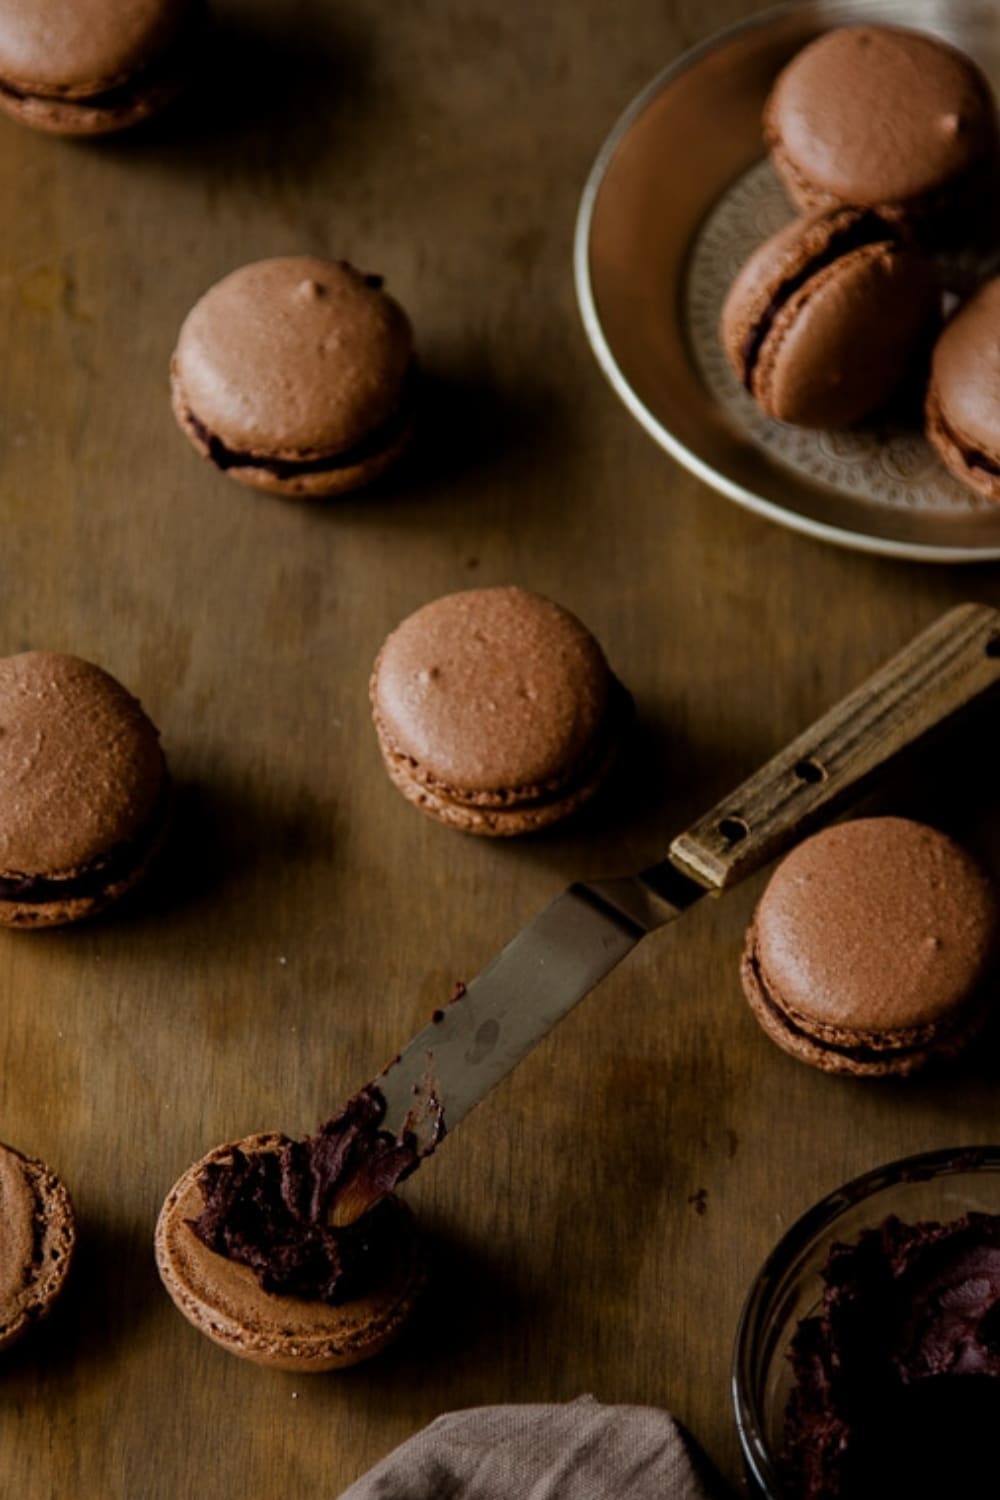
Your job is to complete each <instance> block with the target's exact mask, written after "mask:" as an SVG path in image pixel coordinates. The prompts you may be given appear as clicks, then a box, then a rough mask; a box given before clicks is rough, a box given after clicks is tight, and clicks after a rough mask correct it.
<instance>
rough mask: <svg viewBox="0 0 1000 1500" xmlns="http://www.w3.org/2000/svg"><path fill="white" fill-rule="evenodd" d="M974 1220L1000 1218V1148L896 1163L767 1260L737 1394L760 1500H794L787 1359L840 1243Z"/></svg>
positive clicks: (739, 1346) (747, 1315)
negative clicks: (788, 1462) (786, 1453)
mask: <svg viewBox="0 0 1000 1500" xmlns="http://www.w3.org/2000/svg"><path fill="white" fill-rule="evenodd" d="M969 1212H979V1213H989V1214H1000V1146H963V1147H954V1148H950V1149H947V1150H943V1151H929V1152H925V1153H923V1154H922V1155H920V1156H910V1157H906V1158H905V1159H904V1160H902V1161H895V1162H890V1163H889V1165H888V1166H885V1167H878V1168H876V1170H875V1171H873V1172H866V1173H865V1174H864V1176H863V1177H856V1178H855V1179H854V1181H853V1182H849V1183H847V1184H846V1185H845V1186H844V1187H842V1188H838V1190H837V1191H836V1192H834V1193H830V1194H829V1196H828V1197H826V1198H823V1199H821V1201H820V1202H819V1203H817V1204H816V1205H815V1207H813V1208H811V1209H809V1210H808V1212H807V1213H805V1214H803V1215H802V1217H801V1218H800V1219H799V1220H798V1221H797V1222H796V1223H795V1224H793V1225H792V1227H791V1229H789V1231H788V1232H787V1234H785V1235H784V1237H783V1238H782V1239H781V1240H780V1241H779V1242H778V1244H777V1245H776V1246H775V1248H774V1250H773V1251H772V1252H771V1254H770V1255H769V1256H768V1258H767V1260H766V1261H765V1263H764V1265H763V1267H762V1269H761V1271H760V1273H759V1275H758V1277H757V1279H756V1281H755V1282H754V1284H753V1286H752V1288H751V1290H750V1295H749V1296H748V1298H747V1300H746V1304H745V1306H744V1308H743V1314H742V1316H741V1318H740V1324H739V1328H738V1330H737V1335H736V1352H735V1356H734V1360H733V1376H732V1396H733V1405H734V1407H735V1411H736V1425H737V1429H738V1431H739V1437H740V1446H741V1448H742V1450H743V1460H744V1464H745V1467H746V1476H747V1488H748V1492H749V1494H750V1495H751V1496H752V1497H753V1500H794V1497H792V1496H791V1495H790V1494H789V1491H788V1489H787V1487H785V1486H783V1484H782V1480H781V1477H780V1473H779V1467H778V1460H779V1455H780V1453H781V1447H782V1442H783V1429H784V1420H785V1409H786V1407H787V1404H788V1398H789V1395H790V1394H791V1391H792V1387H793V1384H794V1380H793V1374H792V1368H791V1364H790V1361H789V1359H788V1351H789V1347H790V1344H791V1341H792V1337H793V1336H794V1334H795V1331H796V1328H797V1327H798V1324H799V1322H800V1320H801V1319H802V1318H808V1317H811V1316H812V1315H813V1314H815V1313H816V1312H817V1311H818V1310H819V1307H820V1302H821V1299H822V1294H823V1281H822V1278H821V1274H820V1273H821V1271H822V1269H823V1267H824V1265H825V1264H826V1260H827V1255H828V1253H829V1251H830V1248H831V1246H832V1245H834V1244H837V1243H841V1244H844V1243H847V1244H853V1243H854V1242H855V1241H856V1240H857V1239H858V1236H859V1235H860V1234H861V1233H862V1231H863V1230H865V1229H872V1228H875V1227H877V1226H878V1225H879V1224H881V1223H882V1222H883V1221H884V1220H885V1219H887V1218H888V1217H889V1216H890V1215H891V1214H895V1215H896V1216H897V1217H898V1218H900V1219H902V1220H903V1221H904V1222H905V1223H911V1224H912V1223H916V1222H918V1221H920V1220H933V1219H936V1220H938V1221H939V1222H941V1223H947V1222H948V1221H949V1220H952V1219H958V1218H961V1216H962V1215H963V1214H966V1213H969Z"/></svg>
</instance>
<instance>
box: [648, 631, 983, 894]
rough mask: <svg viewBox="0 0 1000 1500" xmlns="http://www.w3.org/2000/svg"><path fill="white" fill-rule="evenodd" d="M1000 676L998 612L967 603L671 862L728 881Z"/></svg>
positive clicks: (772, 764) (691, 832) (712, 819)
mask: <svg viewBox="0 0 1000 1500" xmlns="http://www.w3.org/2000/svg"><path fill="white" fill-rule="evenodd" d="M998 683H1000V611H998V610H995V609H990V608H989V607H988V606H987V605H984V604H960V605H959V606H958V608H957V609H952V610H949V612H948V613H947V614H946V615H942V617H941V619H939V620H938V621H936V622H935V624H933V625H931V626H930V627H929V629H927V630H925V631H924V632H923V633H922V634H921V635H918V636H917V637H916V639H915V640H913V641H911V642H910V644H909V645H908V646H906V647H905V648H904V649H903V650H902V651H900V652H899V654H898V655H896V656H894V657H892V658H891V659H890V660H889V661H887V662H886V664H885V666H883V667H881V668H880V669H879V670H878V671H877V672H876V673H875V674H874V676H873V677H870V678H869V679H868V681H867V682H864V683H862V685H861V686H860V687H859V688H856V689H855V690H854V692H853V693H851V694H849V696H848V697H846V698H845V699H843V701H842V702H840V703H838V704H837V705H836V707H835V708H832V709H831V710H830V712H829V713H827V714H824V716H823V718H821V719H820V720H818V722H817V723H815V724H814V725H813V726H812V727H811V728H810V729H807V730H806V731H805V733H804V734H801V735H799V737H798V739H796V740H794V741H793V742H792V743H791V744H790V745H788V746H786V748H785V749H784V750H782V751H780V752H779V754H777V755H776V756H775V757H774V759H773V760H770V761H768V763H767V765H766V766H764V767H762V769H761V770H759V771H757V772H755V773H754V775H753V776H751V777H750V779H749V780H748V781H745V782H744V783H743V785H742V786H741V787H740V788H739V789H738V791H736V792H734V793H733V794H732V795H731V796H729V797H726V798H725V800H724V801H723V802H720V803H719V804H718V806H717V807H714V808H713V809H712V811H711V812H710V813H708V814H706V816H705V817H703V818H701V819H699V821H698V822H697V823H695V824H694V826H693V827H691V828H689V829H688V830H687V832H686V833H682V834H679V835H678V836H677V838H675V839H674V841H673V843H672V844H671V845H670V855H669V857H670V861H671V863H672V864H674V865H676V866H677V867H678V868H680V869H682V870H683V871H684V873H685V874H687V875H690V876H693V878H694V879H695V880H698V881H700V882H701V884H702V885H705V886H708V887H710V888H712V889H715V890H723V889H724V888H725V887H726V886H729V885H733V884H735V882H736V881H737V880H740V879H741V878H742V877H743V876H744V875H749V874H750V873H751V872H752V871H753V870H756V869H758V868H759V867H760V866H761V865H765V864H767V863H768V862H769V861H770V860H771V859H773V858H774V857H775V856H776V855H778V854H780V853H781V852H782V851H783V850H784V849H786V848H787V847H788V846H789V845H790V844H792V843H793V842H794V841H795V840H796V839H798V838H800V837H802V835H803V834H804V833H806V832H808V831H809V829H810V828H811V827H813V826H814V825H815V824H817V823H818V822H820V821H821V820H822V819H823V818H824V817H826V816H829V815H830V814H831V813H832V812H833V811H834V810H835V808H836V807H837V805H839V804H840V803H842V802H844V801H846V800H847V799H848V798H849V797H851V796H854V795H856V794H857V793H858V792H859V791H860V789H861V788H862V786H863V785H867V784H868V783H869V782H870V781H871V779H872V778H873V777H875V776H877V775H878V773H879V772H880V771H882V770H884V769H885V768H886V767H887V766H888V765H889V763H890V762H891V761H892V760H894V759H895V757H896V756H897V755H899V754H900V753H901V752H902V751H904V750H908V749H909V748H910V747H911V746H913V745H915V744H916V743H917V742H918V741H919V740H921V739H922V738H923V737H924V736H925V735H926V734H928V733H929V732H930V731H931V730H934V729H937V728H939V727H940V726H941V725H943V724H944V723H945V722H946V721H947V720H948V719H950V718H951V717H952V715H954V714H957V713H958V712H959V711H960V710H961V709H964V708H968V707H969V706H970V704H972V703H974V702H975V701H976V699H978V698H980V697H982V695H983V694H984V693H986V692H988V691H989V690H990V689H991V688H993V687H996V686H997V684H998Z"/></svg>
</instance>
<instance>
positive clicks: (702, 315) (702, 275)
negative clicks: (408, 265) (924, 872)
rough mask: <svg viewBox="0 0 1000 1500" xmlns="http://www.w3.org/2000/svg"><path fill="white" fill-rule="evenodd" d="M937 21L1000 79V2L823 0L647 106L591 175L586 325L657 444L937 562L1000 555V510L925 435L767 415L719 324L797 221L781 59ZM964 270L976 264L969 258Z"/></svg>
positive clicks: (581, 251)
mask: <svg viewBox="0 0 1000 1500" xmlns="http://www.w3.org/2000/svg"><path fill="white" fill-rule="evenodd" d="M861 20H865V21H886V22H891V23H894V24H896V25H905V26H913V27H916V28H918V29H920V30H924V31H930V32H935V33H936V34H937V35H939V36H942V37H944V38H946V39H947V40H948V41H951V42H953V43H955V45H957V46H959V47H962V48H963V49H964V50H965V51H967V52H968V53H970V54H971V55H972V56H973V57H975V58H976V59H977V61H978V62H979V63H980V64H981V65H982V67H983V68H984V69H985V70H986V72H987V74H988V75H989V77H990V79H991V81H992V83H993V85H994V87H997V86H998V84H1000V27H998V26H997V23H996V9H995V0H871V3H862V0H811V3H807V4H797V5H794V6H787V7H782V8H781V9H780V10H776V11H769V12H767V13H766V14H765V15H763V16H760V17H758V18H756V19H755V20H754V21H750V22H746V23H744V24H743V25H740V26H737V27H734V28H733V29H732V30H730V31H726V32H724V33H722V34H720V35H719V36H717V37H716V38H714V39H713V40H712V41H710V42H707V43H706V44H705V45H704V46H702V47H699V48H697V49H696V50H695V51H693V52H689V53H688V54H687V55H686V56H685V57H682V58H681V59H680V60H679V61H678V62H676V63H674V64H673V65H672V66H671V67H669V68H667V69H666V70H665V71H664V72H663V73H661V74H660V75H659V76H658V77H657V78H655V79H654V80H653V81H652V83H650V84H649V86H648V87H647V88H646V89H644V90H643V92H642V93H641V94H640V95H639V97H638V98H637V99H636V100H635V101H634V102H633V104H632V105H631V106H630V108H629V109H628V110H627V111H626V113H625V114H624V116H623V117H622V118H621V120H619V122H618V124H617V125H616V126H615V128H614V130H613V131H612V133H611V135H610V137H609V138H608V140H607V141H606V142H605V145H604V147H603V149H602V150H601V153H600V155H599V156H598V158H597V161H596V163H595V164H594V168H593V170H592V172H591V174H590V178H589V180H588V182H587V186H586V189H585V191H584V194H583V200H582V202H581V205H580V211H579V215H578V219H577V227H576V243H575V273H576V289H577V296H578V299H579V303H580V309H581V313H582V316H583V322H584V327H585V329H586V331H587V336H588V338H589V340H590V343H591V346H592V347H593V350H594V353H595V354H596V355H597V359H598V361H599V363H600V365H601V367H602V369H603V370H604V372H605V374H606V375H607V377H608V379H609V380H610V382H611V384H612V386H613V387H614V389H615V391H617V393H618V395H619V396H620V397H621V399H622V401H623V402H624V403H625V405H626V406H627V407H628V409H629V411H631V412H632V414H633V416H634V417H636V418H637V420H638V421H639V422H641V423H642V425H643V427H645V428H646V430H647V432H649V433H650V434H651V435H652V436H653V437H654V438H655V439H656V441H657V442H658V443H660V444H661V446H662V447H664V448H665V449H666V450H667V452H668V453H670V454H672V456H673V457H674V458H676V459H678V460H679V461H680V462H681V463H682V464H685V465H686V466H687V467H688V468H689V469H690V470H691V471H692V472H693V473H695V474H697V475H698V477H699V478H700V479H703V480H704V481H705V482H706V483H707V484H710V485H712V486H713V487H714V488H715V489H717V490H719V491H720V492H721V493H722V494H724V495H727V496H728V497H729V498H730V499H732V500H736V501H737V502H738V503H739V504H740V505H745V506H746V507H747V508H748V509H749V510H753V511H756V512H758V514H760V515H764V516H768V517H770V519H771V520H774V521H779V522H781V523H782V524H784V525H786V526H790V527H792V528H793V529H795V530H797V531H803V532H805V533H807V534H808V535H810V536H814V537H819V538H821V539H822V540H824V541H828V542H835V543H838V544H840V545H841V546H845V547H854V548H858V549H860V550H862V551H866V552H881V553H885V554H888V555H889V556H894V557H908V558H915V559H919V560H923V561H928V562H982V561H987V560H990V559H997V558H1000V507H997V506H995V505H991V504H990V502H989V501H987V500H983V499H981V498H980V497H979V496H977V495H974V494H972V493H971V492H970V491H968V490H966V489H964V488H963V487H962V486H960V485H959V484H957V483H956V482H955V481H954V480H952V479H951V478H950V476H949V475H948V474H947V473H946V472H945V470H944V469H943V468H942V467H941V465H940V464H939V463H938V462H937V460H936V458H935V457H934V455H933V453H932V452H931V450H930V448H929V447H928V446H927V444H926V443H925V442H924V440H923V438H922V437H921V436H920V435H919V433H918V432H916V431H914V430H907V429H905V428H892V427H890V426H883V427H880V428H868V429H864V430H859V431H857V432H843V431H838V432H808V431H805V430H803V429H800V428H793V427H785V426H783V425H782V424H780V423H777V422H772V421H769V420H768V419H767V418H766V417H764V416H762V415H761V413H760V412H759V411H758V410H757V408H756V406H755V405H754V404H753V402H752V401H751V400H750V398H749V396H748V395H747V394H746V392H745V391H744V390H743V388H742V386H741V385H740V383H739V382H738V380H737V379H736V377H735V375H734V374H733V373H732V371H731V370H730V368H729V366H728V364H727V363H726V361H725V359H724V357H723V356H722V353H721V350H720V348H719V345H718V339H717V335H716V328H717V325H718V320H719V313H720V310H721V307H722V301H723V299H724V297H725V294H726V291H727V290H728V287H729V285H730V284H731V282H732V279H733V277H734V276H735V274H736V271H737V270H738V268H739V266H740V265H741V264H742V262H743V261H744V260H745V259H746V257H747V255H748V254H749V253H750V251H751V250H752V249H753V247H754V246H755V245H757V244H759V242H760V241H761V240H762V239H764V238H765V237H766V236H767V235H769V234H771V233H772V232H773V231H774V230H775V229H777V228H778V227H779V226H780V225H781V224H783V223H785V222H786V221H787V220H788V219H790V218H791V217H792V212H793V211H792V208H791V207H790V205H789V203H788V201H787V200H786V198H785V196H784V193H783V192H782V190H781V187H780V185H779V183H778V180H777V178H776V177H775V175H774V173H773V172H772V170H771V168H770V166H769V165H768V163H767V161H766V160H765V159H764V157H763V148H762V144H761V131H760V117H761V109H762V107H763V103H764V99H765V97H766V95H767V92H768V89H769V88H770V85H771V82H772V80H773V78H774V76H775V74H776V73H777V72H778V70H779V69H780V68H781V67H782V66H783V65H784V63H785V62H786V61H787V60H788V59H789V58H790V57H791V56H792V55H793V53H795V52H797V51H798V49H799V48H800V47H802V46H804V45H805V44H806V43H807V42H808V41H810V40H811V39H812V38H813V37H815V36H818V35H819V34H820V33H821V32H823V31H826V30H829V29H830V28H831V27H833V26H843V25H847V24H850V23H855V22H858V21H861ZM958 269H959V270H960V271H961V273H962V275H963V279H967V277H968V272H969V268H968V267H964V268H962V267H959V268H958Z"/></svg>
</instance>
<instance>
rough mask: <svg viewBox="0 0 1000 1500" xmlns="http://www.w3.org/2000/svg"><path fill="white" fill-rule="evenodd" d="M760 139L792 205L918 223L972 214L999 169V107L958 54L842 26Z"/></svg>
mask: <svg viewBox="0 0 1000 1500" xmlns="http://www.w3.org/2000/svg"><path fill="white" fill-rule="evenodd" d="M764 135H765V139H766V141H767V144H768V147H769V149H770V152H771V157H772V160H773V162H774V165H775V167H776V169H777V171H778V173H779V175H780V176H781V178H782V179H783V181H784V183H785V186H786V188H787V190H788V192H789V194H790V195H791V197H792V199H793V201H794V202H795V203H796V204H797V205H798V206H799V207H800V208H804V209H816V208H826V207H830V206H833V205H836V204H854V205H858V206H860V207H866V208H874V209H876V210H877V211H878V212H879V213H880V214H881V215H882V216H883V217H885V218H889V219H896V220H900V221H908V222H920V221H924V220H926V219H927V218H928V217H929V216H931V215H934V214H938V215H946V214H947V213H949V212H951V213H954V212H956V211H957V210H959V209H961V210H962V211H964V210H966V209H968V208H969V207H970V206H974V200H975V199H976V198H977V197H982V196H984V195H985V190H986V188H987V185H988V181H989V177H990V174H991V173H992V172H993V171H994V170H995V166H996V158H997V124H996V104H995V102H994V99H993V94H992V91H991V89H990V86H989V83H988V81H987V80H986V78H985V77H984V75H983V73H982V72H981V71H980V69H979V68H978V67H977V66H976V64H975V63H974V62H973V61H972V59H971V58H969V57H967V56H966V55H965V54H964V53H962V52H959V51H958V50H957V49H956V48H955V47H952V46H950V45H949V44H948V43H946V42H943V41H941V40H940V39H939V38H937V37H934V36H930V35H928V34H926V33H924V32H918V31H909V30H904V29H902V28H898V27H892V26H844V27H839V28H837V29H835V30H832V31H829V32H827V33H825V35H823V36H821V37H819V38H818V39H817V40H816V41H814V42H811V43H810V44H809V46H807V47H805V48H804V49H803V50H802V51H801V52H799V53H798V54H797V55H796V56H795V57H794V58H792V60H791V62H789V63H788V64H787V65H786V67H785V68H784V69H783V71H782V72H781V73H780V74H779V75H778V78H777V80H776V82H775V84H774V86H773V88H772V90H771V93H770V96H769V98H768V101H767V105H766V107H765V111H764Z"/></svg>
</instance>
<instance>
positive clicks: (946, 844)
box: [754, 818, 1000, 1044]
mask: <svg viewBox="0 0 1000 1500" xmlns="http://www.w3.org/2000/svg"><path fill="white" fill-rule="evenodd" d="M998 926H1000V913H998V902H997V895H996V892H995V891H994V888H993V886H992V883H991V882H990V880H989V879H988V878H987V876H986V875H985V873H984V872H983V871H982V870H981V869H980V868H979V866H978V865H977V864H976V863H975V861H974V860H973V859H972V858H971V856H970V855H968V854H967V853H966V852H965V851H964V850H963V849H961V848H960V847H959V846H958V845H957V844H955V843H954V841H953V840H951V839H949V838H948V837H947V836H946V835H945V834H942V833H939V832H938V831H937V830H936V829H932V828H928V827H925V826H924V825H922V824H919V823H914V822H912V821H911V820H909V819H905V818H866V819H858V820H854V821H852V822H849V823H842V824H839V825H836V826H834V827H832V828H828V829H824V830H823V832H822V833H819V834H815V835H814V836H813V837H812V838H810V839H807V840H806V841H805V842H804V843H802V844H800V845H799V846H798V848H797V849H794V850H793V851H792V853H791V854H790V855H788V856H787V857H786V858H785V859H784V860H783V861H782V863H781V864H780V865H779V866H778V868H777V869H776V870H775V872H774V874H773V875H772V877H771V880H770V882H769V883H768V885H767V888H766V890H765V891H764V894H763V896H762V897H761V900H760V903H759V905H758V907H757V913H756V917H755V920H754V927H755V952H756V957H757V963H758V965H759V969H760V972H761V975H762V978H763V982H764V984H765V986H766V988H767V990H768V992H769V993H770V994H771V996H772V997H774V998H775V1000H776V1001H777V1003H778V1004H779V1006H780V1007H781V1009H782V1010H783V1011H786V1012H787V1013H790V1014H792V1015H794V1016H795V1017H796V1018H797V1019H798V1021H799V1023H800V1024H801V1025H807V1026H808V1027H809V1029H810V1032H811V1033H812V1034H813V1035H814V1036H815V1035H818V1036H822V1035H823V1028H832V1029H833V1033H839V1034H844V1033H848V1034H850V1035H852V1036H853V1035H857V1034H858V1033H864V1034H866V1035H867V1036H869V1037H870V1036H873V1035H874V1036H876V1037H877V1036H879V1035H881V1036H882V1037H884V1038H885V1039H886V1041H887V1042H888V1043H890V1044H891V1041H892V1040H894V1039H895V1040H899V1041H902V1042H908V1041H912V1040H914V1039H915V1038H914V1033H918V1032H919V1028H925V1027H930V1028H942V1029H943V1028H944V1027H946V1026H948V1025H950V1024H952V1022H953V1020H954V1017H955V1015H956V1013H957V1012H958V1011H959V1010H960V1009H961V1008H962V1007H963V1006H964V1005H965V1004H966V1003H968V1002H969V1001H970V999H971V997H972V996H974V995H975V994H976V992H977V989H978V987H979V986H980V985H981V984H982V982H983V980H984V979H985V976H986V974H987V972H988V970H989V967H990V965H991V963H992V961H993V959H994V957H995V955H996V945H997V933H998ZM826 1034H827V1035H831V1032H829V1031H828V1032H827V1033H826ZM916 1039H919V1037H917V1038H916Z"/></svg>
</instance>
